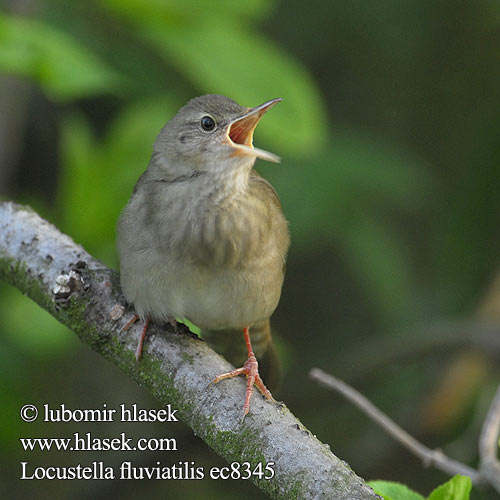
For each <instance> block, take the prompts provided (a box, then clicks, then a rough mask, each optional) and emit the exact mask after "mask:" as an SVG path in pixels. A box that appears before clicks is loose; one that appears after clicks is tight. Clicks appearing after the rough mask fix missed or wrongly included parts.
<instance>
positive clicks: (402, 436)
mask: <svg viewBox="0 0 500 500" xmlns="http://www.w3.org/2000/svg"><path fill="white" fill-rule="evenodd" d="M309 376H310V378H312V379H313V380H315V381H317V382H319V383H320V384H321V385H323V386H325V387H327V388H328V389H332V390H334V391H337V392H339V393H340V394H342V395H343V396H344V397H345V398H346V399H348V400H349V401H350V402H351V403H353V404H354V405H355V406H357V407H358V408H359V409H360V410H361V411H363V412H364V413H365V414H366V415H367V416H368V417H370V418H371V419H372V420H373V421H374V422H376V423H377V424H378V425H380V426H381V427H382V428H383V429H385V430H386V432H387V433H388V434H389V435H390V436H391V437H393V438H394V439H395V440H396V441H398V442H399V443H401V444H402V445H403V446H404V447H405V448H407V449H408V450H410V451H411V452H412V453H414V454H415V455H416V456H417V457H419V458H420V459H422V461H423V463H424V465H425V466H426V467H428V466H434V467H436V468H437V469H440V470H442V471H443V472H446V473H447V474H451V475H453V474H463V475H466V476H469V477H470V478H471V480H472V482H473V483H474V484H482V483H483V482H484V480H487V481H488V482H489V483H490V484H492V486H494V487H495V488H496V489H497V490H498V491H500V489H499V488H497V485H495V484H494V483H493V482H491V481H490V478H489V477H487V476H486V475H484V474H483V471H482V470H481V471H479V472H478V471H477V470H475V469H472V468H471V467H468V466H467V465H465V464H463V463H461V462H457V461H456V460H453V459H451V458H449V457H447V456H446V455H445V454H444V453H443V452H442V451H440V450H431V449H430V448H427V446H424V445H423V444H421V443H420V442H418V441H417V440H416V439H415V438H414V437H412V436H410V434H408V433H407V432H406V431H405V430H403V429H401V427H399V426H398V425H397V424H396V423H395V422H394V421H393V420H391V419H390V418H389V417H388V416H387V415H386V414H385V413H383V412H382V411H381V410H379V409H378V408H377V407H376V406H374V405H373V403H371V402H370V401H368V399H366V398H365V397H364V396H363V395H362V394H360V393H359V392H358V391H356V390H355V389H354V388H352V387H350V386H349V385H347V384H346V383H344V382H342V381H341V380H339V379H337V378H335V377H333V376H332V375H330V374H328V373H326V372H324V371H323V370H320V369H319V368H313V369H312V370H311V371H310V372H309ZM499 399H500V398H499Z"/></svg>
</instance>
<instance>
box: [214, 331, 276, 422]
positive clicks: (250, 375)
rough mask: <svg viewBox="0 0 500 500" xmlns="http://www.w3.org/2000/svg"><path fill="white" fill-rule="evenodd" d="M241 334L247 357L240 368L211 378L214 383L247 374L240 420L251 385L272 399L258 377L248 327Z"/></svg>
mask: <svg viewBox="0 0 500 500" xmlns="http://www.w3.org/2000/svg"><path fill="white" fill-rule="evenodd" d="M243 336H244V338H245V344H246V346H247V350H248V359H247V360H246V362H245V364H244V365H243V367H242V368H236V369H235V370H231V371H230V372H227V373H223V374H221V375H219V376H217V377H215V379H214V380H213V383H214V384H216V383H217V382H220V381H221V380H224V379H226V378H232V377H237V376H238V375H246V376H247V390H246V393H245V404H244V405H243V416H242V418H241V420H242V421H243V419H244V418H245V416H246V415H247V413H248V412H249V410H250V398H251V396H252V392H253V386H254V385H255V386H256V387H257V389H259V391H260V392H261V393H262V394H264V396H265V397H266V398H267V399H273V397H272V395H271V393H270V392H269V389H268V388H267V387H266V386H265V385H264V382H263V381H262V379H261V378H260V375H259V363H258V362H257V358H256V357H255V354H254V353H253V350H252V343H251V342H250V333H249V328H248V327H246V328H244V329H243Z"/></svg>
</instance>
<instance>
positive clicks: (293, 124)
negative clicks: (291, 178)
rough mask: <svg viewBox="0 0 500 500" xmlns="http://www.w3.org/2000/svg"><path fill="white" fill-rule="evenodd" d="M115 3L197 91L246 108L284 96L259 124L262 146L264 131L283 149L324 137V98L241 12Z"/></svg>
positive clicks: (311, 146)
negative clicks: (144, 8)
mask: <svg viewBox="0 0 500 500" xmlns="http://www.w3.org/2000/svg"><path fill="white" fill-rule="evenodd" d="M110 3H112V4H113V5H112V6H113V9H114V11H115V12H117V13H119V14H120V15H122V16H126V17H127V18H129V19H130V21H131V22H133V23H135V25H136V28H137V32H138V34H139V36H141V37H142V38H144V39H145V40H147V41H148V42H149V43H150V44H151V45H152V46H153V47H154V48H155V49H156V50H157V51H158V53H159V54H160V55H161V56H162V57H164V58H165V59H166V60H167V61H168V62H169V63H170V64H173V65H174V66H176V67H177V68H178V70H179V71H180V72H181V73H182V74H183V75H184V76H185V77H186V78H188V79H189V80H190V81H191V82H192V83H193V84H194V85H195V86H196V87H197V88H198V89H199V92H200V93H203V94H205V93H216V94H224V95H227V96H228V97H231V98H233V99H234V100H236V101H237V102H239V103H240V104H242V105H244V106H248V107H253V106H257V105H259V104H262V103H263V102H264V101H266V100H268V99H271V98H274V97H282V98H283V99H284V102H283V103H282V104H280V105H279V106H276V108H274V109H273V110H272V113H270V116H266V117H264V118H263V120H262V122H261V123H260V124H259V127H258V128H257V132H256V136H257V137H256V141H255V142H256V144H257V145H259V146H262V143H259V138H260V137H262V138H264V139H265V140H264V142H265V143H266V144H269V145H270V146H271V147H272V148H275V149H276V151H275V152H276V153H278V154H279V155H284V154H285V153H286V152H289V153H293V154H294V155H296V156H297V155H299V156H300V155H302V156H306V155H308V154H310V152H311V151H313V150H317V149H318V148H319V147H320V146H321V145H322V144H324V143H325V142H326V136H327V128H328V124H327V120H326V116H325V112H324V105H323V103H322V100H321V98H320V95H319V91H318V89H317V87H316V85H315V83H314V82H313V80H312V78H311V76H310V75H309V73H308V72H307V71H306V70H305V68H303V67H302V66H301V65H300V64H299V63H298V62H297V61H295V60H294V59H292V58H291V57H290V56H288V54H287V53H286V52H284V51H283V50H281V49H280V48H278V46H276V45H275V44H274V43H273V42H272V41H270V40H268V39H267V38H266V37H265V36H264V35H263V34H262V33H259V32H258V31H256V30H255V29H254V28H253V27H251V26H250V25H249V23H248V22H246V23H245V22H244V19H243V18H238V17H234V16H222V15H217V12H218V11H217V9H215V10H214V9H212V4H211V3H208V2H206V3H205V6H204V7H203V8H202V10H201V11H200V12H198V14H194V15H189V16H187V15H186V16H181V17H179V16H176V15H174V14H173V13H171V12H170V13H168V12H165V11H163V14H164V15H163V16H161V15H158V16H156V17H155V18H153V19H150V18H148V19H144V18H142V19H137V18H135V17H131V13H130V12H129V11H127V8H126V7H122V5H121V2H120V4H119V5H118V4H117V3H116V2H110V0H108V2H107V4H110ZM238 3H240V2H235V4H238ZM200 5H201V4H200ZM200 9H201V7H200ZM186 12H188V11H186ZM201 13H203V15H201Z"/></svg>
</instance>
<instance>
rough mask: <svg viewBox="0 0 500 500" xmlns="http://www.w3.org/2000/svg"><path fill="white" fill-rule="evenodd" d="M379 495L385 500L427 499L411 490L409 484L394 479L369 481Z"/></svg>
mask: <svg viewBox="0 0 500 500" xmlns="http://www.w3.org/2000/svg"><path fill="white" fill-rule="evenodd" d="M368 484H369V485H370V486H371V487H372V488H373V490H374V491H375V493H377V495H381V496H382V497H384V499H385V500H425V499H424V497H423V496H422V495H419V494H418V493H415V492H414V491H412V490H410V488H408V486H405V485H404V484H401V483H395V482H392V481H369V482H368Z"/></svg>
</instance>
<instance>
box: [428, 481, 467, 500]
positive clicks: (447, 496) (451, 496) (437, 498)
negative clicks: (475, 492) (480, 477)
mask: <svg viewBox="0 0 500 500" xmlns="http://www.w3.org/2000/svg"><path fill="white" fill-rule="evenodd" d="M471 489H472V482H471V480H470V477H467V476H460V475H456V476H454V477H452V478H451V479H450V480H449V481H447V482H446V483H444V484H442V485H441V486H438V487H437V488H436V489H435V490H434V491H433V492H432V493H431V494H430V495H429V497H428V500H468V499H469V496H470V492H471Z"/></svg>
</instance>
